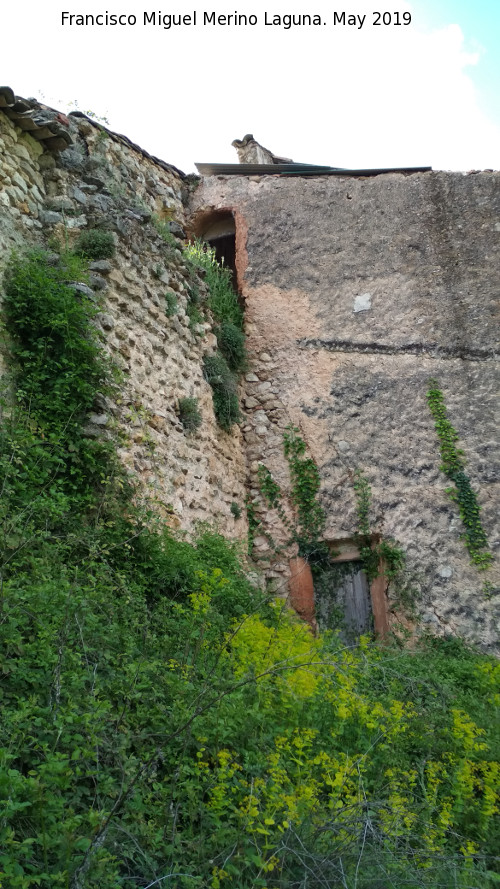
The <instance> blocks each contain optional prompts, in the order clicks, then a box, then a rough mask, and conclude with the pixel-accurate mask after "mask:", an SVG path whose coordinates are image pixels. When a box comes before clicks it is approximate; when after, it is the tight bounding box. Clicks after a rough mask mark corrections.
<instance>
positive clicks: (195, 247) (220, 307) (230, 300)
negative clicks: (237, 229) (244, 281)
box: [185, 241, 243, 330]
mask: <svg viewBox="0 0 500 889" xmlns="http://www.w3.org/2000/svg"><path fill="white" fill-rule="evenodd" d="M185 256H186V258H187V260H188V263H190V264H191V266H192V267H193V268H195V269H196V268H201V269H203V271H204V272H205V276H204V277H205V283H206V284H207V287H208V292H209V297H208V307H209V309H210V311H211V312H212V315H213V317H214V320H215V321H216V322H217V323H218V324H222V322H223V321H231V322H232V323H233V324H234V325H235V327H238V328H239V329H240V330H242V329H243V310H242V308H241V306H240V304H239V301H238V295H237V294H236V293H235V291H234V288H233V276H232V274H231V270H230V269H228V268H225V267H224V266H223V265H220V263H219V262H218V261H217V259H216V256H215V250H213V249H212V248H211V247H209V246H208V244H206V243H204V242H203V241H194V242H193V243H191V244H189V245H188V246H187V247H186V249H185Z"/></svg>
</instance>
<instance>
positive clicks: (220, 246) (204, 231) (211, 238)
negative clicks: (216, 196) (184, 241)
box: [199, 210, 237, 290]
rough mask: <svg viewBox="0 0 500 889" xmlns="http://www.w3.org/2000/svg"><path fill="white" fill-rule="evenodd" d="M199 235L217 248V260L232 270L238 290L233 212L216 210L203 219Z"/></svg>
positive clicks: (235, 286)
mask: <svg viewBox="0 0 500 889" xmlns="http://www.w3.org/2000/svg"><path fill="white" fill-rule="evenodd" d="M199 236H200V237H201V239H202V240H203V241H206V242H207V244H209V245H210V247H212V249H213V250H215V257H216V259H217V261H218V262H220V263H222V264H223V265H224V266H225V268H227V269H229V270H230V272H231V275H232V282H233V287H234V289H235V290H237V280H236V225H235V222H234V216H233V214H232V213H230V212H228V211H227V210H224V211H214V213H213V214H211V215H210V216H209V217H206V218H205V219H204V220H203V227H202V228H201V230H200V232H199Z"/></svg>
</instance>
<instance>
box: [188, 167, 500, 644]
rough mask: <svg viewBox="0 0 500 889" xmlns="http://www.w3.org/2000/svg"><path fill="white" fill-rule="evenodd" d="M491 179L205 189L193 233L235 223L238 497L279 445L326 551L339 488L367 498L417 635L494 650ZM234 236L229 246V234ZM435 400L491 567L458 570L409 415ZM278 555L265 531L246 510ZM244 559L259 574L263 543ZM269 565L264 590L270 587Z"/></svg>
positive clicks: (226, 181)
mask: <svg viewBox="0 0 500 889" xmlns="http://www.w3.org/2000/svg"><path fill="white" fill-rule="evenodd" d="M499 186H500V175H499V174H498V173H490V172H484V173H479V174H474V175H463V174H460V173H435V172H429V173H423V174H414V175H411V176H405V175H401V174H395V173H390V174H385V175H382V176H376V177H371V178H366V179H354V178H337V177H317V178H299V177H288V178H286V177H277V176H262V177H250V178H248V177H243V176H241V177H240V176H234V177H232V176H228V177H210V178H206V179H204V180H203V182H202V184H201V185H200V187H199V188H198V189H197V190H196V192H195V193H194V195H193V197H192V199H191V211H192V218H193V220H194V224H196V219H197V218H199V217H200V215H202V214H203V213H205V214H206V213H208V211H209V210H210V209H212V210H215V209H219V210H220V209H222V208H226V209H229V210H232V211H233V212H234V213H235V217H236V223H237V248H238V241H239V256H238V257H237V262H238V264H239V268H240V286H241V289H242V294H243V296H244V299H245V306H246V318H247V333H248V345H249V349H250V355H251V366H250V369H249V373H248V374H247V379H246V395H245V404H246V411H247V422H246V425H245V426H244V436H245V448H246V455H247V460H248V471H249V486H250V489H251V490H252V491H253V493H254V494H255V495H257V494H258V485H257V470H258V465H259V462H263V463H265V465H266V466H268V468H269V469H271V471H272V472H273V474H274V475H275V477H276V478H277V479H278V480H279V481H280V482H281V483H282V485H284V486H286V485H287V479H288V476H287V468H286V465H285V462H284V458H283V454H282V436H283V430H284V428H286V426H287V425H288V424H289V423H290V422H291V423H294V424H295V425H297V426H298V427H299V428H300V429H301V431H302V434H303V436H304V438H305V440H306V442H307V444H308V447H309V450H310V452H311V454H312V455H313V456H314V458H315V459H316V461H317V463H318V466H319V468H320V473H321V479H322V495H321V496H322V503H323V505H324V507H325V509H326V512H327V523H328V526H327V536H328V538H329V539H331V540H338V539H343V538H348V537H350V536H352V534H353V533H354V531H355V526H356V518H355V503H354V496H353V487H352V474H353V471H354V470H355V469H357V468H360V469H362V470H363V472H364V473H365V474H366V476H367V478H368V479H369V481H370V483H371V486H372V491H373V511H372V512H373V514H372V523H373V530H374V531H377V532H380V533H381V534H383V535H384V536H391V537H393V538H395V539H396V540H398V541H399V542H400V543H401V545H402V546H403V547H404V549H405V551H406V553H407V556H408V566H409V569H410V572H411V573H412V574H413V577H414V582H415V585H416V587H418V594H419V601H418V607H419V610H420V615H421V620H422V624H423V626H424V627H425V626H427V627H429V629H431V630H432V631H433V632H437V633H447V632H453V633H459V634H461V635H463V636H465V637H467V638H469V639H471V640H474V641H477V642H480V643H481V644H483V645H486V646H488V647H490V646H491V647H494V646H495V644H496V642H497V640H498V618H499V607H498V603H499V596H498V593H497V594H496V595H492V596H490V597H489V596H488V595H487V594H486V593H485V590H484V581H485V579H487V580H488V584H489V586H488V587H487V591H491V588H493V589H495V588H496V589H497V590H498V583H499V574H498V547H499V542H500V530H499V526H498V502H499V497H498V495H499V485H498V481H499V472H498V466H499V463H498V447H497V442H498V419H499V417H498V402H497V395H498V389H499V385H498V383H499V381H498V371H497V367H498V365H497V364H496V361H495V354H496V348H497V343H498V329H499V324H498V321H499V319H498V305H499V302H498V289H499V280H500V187H499ZM238 225H239V232H238ZM430 378H436V379H437V380H438V383H439V385H440V387H441V389H442V391H443V393H444V396H445V401H446V405H447V408H448V416H449V419H450V421H451V422H452V423H453V425H454V426H455V428H456V429H457V430H458V433H459V436H460V445H461V446H462V447H463V449H464V451H465V455H466V459H467V472H468V474H469V476H470V478H471V481H472V485H473V487H474V489H475V490H476V491H477V492H478V499H479V502H480V504H481V507H482V518H483V524H484V526H485V528H486V530H487V533H488V538H489V543H490V549H491V550H492V552H494V553H496V554H497V556H496V559H495V564H494V566H493V567H492V568H491V569H490V570H489V571H488V572H487V573H486V574H483V573H481V572H478V571H477V569H476V568H475V567H473V566H471V565H470V563H469V558H468V554H467V551H466V549H465V546H464V543H463V541H462V540H461V537H460V535H461V533H462V530H463V528H462V523H461V520H460V518H459V515H458V510H457V507H456V505H455V504H453V503H452V502H451V501H450V499H449V497H448V495H447V494H446V491H445V489H446V488H447V487H448V485H449V481H448V479H447V478H446V477H445V476H444V474H443V473H442V472H441V471H440V468H439V467H440V462H441V461H440V454H439V443H438V439H437V436H436V433H435V430H434V421H433V419H432V417H431V414H430V412H429V409H428V406H427V402H426V391H427V388H428V384H429V379H430ZM260 515H261V518H262V521H263V526H262V527H263V530H264V531H267V532H270V533H272V534H273V536H274V537H275V538H276V537H278V538H279V534H280V531H279V522H278V520H277V516H276V515H275V514H273V513H269V512H268V511H266V510H265V509H262V510H261V513H260ZM256 548H257V551H259V550H260V554H261V555H264V556H265V555H268V556H271V553H270V552H269V542H268V540H267V539H266V536H265V534H262V535H260V536H259V537H257V540H256ZM285 571H286V564H285V563H281V564H280V563H279V560H278V562H276V560H275V561H274V565H273V568H272V570H271V571H270V573H271V574H272V573H273V572H274V573H275V574H276V576H283V575H284V573H285Z"/></svg>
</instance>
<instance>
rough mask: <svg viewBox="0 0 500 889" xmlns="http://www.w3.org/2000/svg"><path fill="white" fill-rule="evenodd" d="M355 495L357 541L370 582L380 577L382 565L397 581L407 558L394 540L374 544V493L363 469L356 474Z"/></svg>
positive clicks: (385, 572)
mask: <svg viewBox="0 0 500 889" xmlns="http://www.w3.org/2000/svg"><path fill="white" fill-rule="evenodd" d="M354 493H355V497H356V513H357V517H358V520H357V535H356V536H357V539H358V546H359V553H360V556H361V561H362V563H363V570H364V571H365V574H366V576H367V577H368V580H370V581H372V580H374V579H375V578H376V577H378V576H379V575H380V565H381V563H382V564H383V566H384V576H385V577H386V578H387V579H388V580H389V581H391V580H396V578H398V577H399V575H400V574H401V572H402V571H403V569H404V567H405V564H406V557H405V553H404V551H403V550H402V549H401V547H399V546H397V544H396V543H394V542H393V541H392V540H380V541H378V542H373V537H372V531H371V527H370V510H371V503H372V491H371V486H370V482H369V481H368V479H367V478H366V476H365V475H363V472H362V471H361V469H357V470H356V472H355V473H354Z"/></svg>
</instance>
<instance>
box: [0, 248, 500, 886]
mask: <svg viewBox="0 0 500 889" xmlns="http://www.w3.org/2000/svg"><path fill="white" fill-rule="evenodd" d="M59 275H63V276H64V271H63V270H62V269H59V270H58V269H56V268H52V269H51V268H50V267H49V266H48V265H47V263H46V260H44V259H42V258H39V259H38V261H35V258H34V257H33V256H31V258H30V259H29V260H27V261H26V262H22V263H19V262H18V263H16V264H14V265H12V266H11V269H10V271H9V275H8V276H7V291H8V292H7V293H6V303H7V305H8V310H7V312H8V320H7V326H8V330H9V333H10V340H11V352H10V355H11V357H12V358H15V361H16V365H15V374H14V378H13V385H14V388H15V396H16V403H15V404H14V405H13V404H8V403H4V404H1V405H0V408H1V411H0V473H1V476H2V497H1V498H0V519H1V522H0V529H1V533H0V569H1V586H0V605H1V619H0V673H1V675H2V684H1V708H2V718H1V719H0V811H1V818H0V849H1V852H0V882H1V884H2V886H5V889H31V887H33V886H37V887H39V889H55V887H64V889H129V887H133V886H136V887H139V886H143V887H145V886H153V885H155V884H162V882H163V883H165V881H167V882H168V881H169V880H170V878H171V877H172V878H173V879H174V880H175V885H176V887H177V889H225V886H227V887H229V886H234V887H237V889H298V887H302V886H304V887H305V886H306V884H307V887H308V889H325V887H332V889H333V887H337V886H338V887H341V886H342V887H353V889H354V887H357V889H376V887H377V889H378V887H384V889H385V887H389V886H390V887H403V886H405V887H408V889H417V887H418V889H438V887H454V889H473V887H481V889H494V887H495V886H498V849H499V848H500V837H499V827H498V819H495V815H497V813H498V806H499V799H498V787H499V775H500V767H499V763H498V759H499V753H500V737H499V724H498V719H497V718H496V717H497V711H498V693H499V685H500V682H499V680H500V666H499V664H498V662H497V661H496V660H495V659H493V658H489V657H486V656H485V655H482V654H480V653H478V652H475V651H473V650H471V649H469V648H467V647H466V646H465V645H464V644H463V643H460V642H458V641H457V640H450V639H434V638H430V639H426V638H424V639H422V640H421V642H420V644H419V645H417V646H416V647H415V648H413V649H412V650H410V651H405V650H403V649H401V648H400V647H399V646H394V647H392V646H391V645H390V643H389V642H388V643H387V644H385V645H383V646H378V645H374V644H373V643H371V642H370V640H369V639H367V638H363V639H361V641H360V644H359V646H358V647H357V648H350V649H349V648H347V647H346V646H345V645H344V644H343V643H341V641H340V640H339V638H338V637H337V636H336V635H335V634H334V633H330V634H328V633H327V634H325V635H324V636H322V637H313V636H312V634H311V633H310V630H309V628H308V627H307V626H306V625H304V624H303V623H302V622H301V621H299V620H298V619H296V618H294V617H292V616H290V614H289V613H288V612H287V610H286V608H285V607H284V603H281V604H278V603H276V604H274V603H270V602H268V601H266V599H265V598H264V597H263V595H262V594H260V593H259V592H257V591H256V590H255V589H254V588H253V587H252V586H251V584H250V582H249V580H248V579H247V577H246V574H245V563H244V561H243V560H242V559H241V554H240V551H239V549H238V546H237V545H236V544H232V543H229V542H227V541H226V540H224V538H222V537H221V536H220V535H219V534H217V533H215V532H214V531H213V530H210V529H208V528H203V529H200V533H199V534H198V536H197V537H196V538H195V539H193V540H192V541H191V542H188V540H186V539H183V538H180V539H177V538H176V537H175V536H173V534H172V533H171V532H170V531H169V530H168V528H165V525H164V522H163V520H161V521H160V520H157V521H156V522H155V519H154V517H153V516H152V515H150V514H146V515H144V514H143V513H142V512H141V511H140V509H139V507H138V506H137V503H136V498H135V497H134V492H133V491H132V490H131V489H130V487H128V488H127V486H126V481H125V475H124V473H123V472H122V474H121V475H120V474H119V471H118V470H116V480H117V483H116V484H115V485H114V486H113V485H110V484H109V479H108V476H109V473H110V467H112V462H111V456H110V457H109V460H108V461H107V462H106V460H104V459H102V460H100V461H97V462H98V465H99V472H100V473H101V485H100V494H99V496H98V497H97V495H96V497H95V498H94V499H93V500H92V501H90V500H88V499H86V497H85V495H86V492H87V491H88V489H89V486H90V485H91V481H92V479H94V478H95V466H94V465H93V464H91V463H90V462H89V461H85V460H83V459H82V458H81V454H80V452H79V451H78V447H79V442H80V440H81V438H82V435H83V431H82V430H83V425H82V424H83V423H84V421H85V416H86V411H87V409H88V405H89V404H90V401H89V395H88V392H87V390H86V389H85V388H83V389H82V390H81V391H82V401H81V404H80V405H78V398H77V392H78V388H79V386H80V385H81V383H82V379H81V378H80V376H79V374H80V372H81V374H82V375H83V377H84V378H86V377H87V376H90V377H92V374H93V373H94V370H95V365H94V363H93V361H90V359H89V354H88V353H87V351H86V349H84V350H83V352H81V353H80V352H78V355H77V358H79V357H81V358H82V364H81V365H80V364H79V363H78V360H76V363H75V364H71V361H70V356H69V355H67V354H66V353H65V351H64V349H62V347H61V344H60V342H59V341H60V336H59V334H60V329H59V326H58V325H57V324H55V323H54V330H53V333H52V335H51V329H50V318H53V320H54V322H55V321H56V319H57V318H58V317H59V314H60V312H61V307H62V306H64V307H66V308H67V310H68V319H67V320H68V326H67V330H66V329H65V328H63V329H64V331H65V333H67V335H68V337H69V339H70V341H72V342H73V343H74V346H75V348H76V349H78V343H77V342H76V339H75V338H76V332H77V331H78V336H79V337H80V338H81V339H82V341H84V342H85V343H86V344H87V345H88V343H89V342H91V341H92V325H91V323H90V321H91V313H92V306H90V305H89V307H88V308H89V314H86V313H85V312H81V311H80V312H76V313H75V314H73V311H72V308H73V303H72V302H71V301H70V300H69V297H68V293H67V292H66V289H65V288H62V287H61V280H60V277H59ZM72 299H73V302H74V303H76V304H77V305H79V306H80V309H82V307H85V302H84V300H80V297H77V296H75V294H74V293H72ZM44 302H46V303H47V304H48V307H45V308H44V306H43V305H42V303H44ZM22 307H24V309H22ZM31 309H32V310H33V315H32V318H26V319H25V318H24V317H23V310H24V311H27V312H28V314H29V311H30V310H31ZM37 324H39V325H40V336H41V340H42V347H41V353H42V357H43V355H47V356H48V365H47V366H48V367H49V368H50V373H49V374H48V375H47V381H48V383H49V382H50V386H51V393H52V398H53V400H54V402H55V403H56V408H54V409H53V410H52V412H51V411H50V402H47V403H45V402H44V401H43V398H44V393H43V391H42V384H41V376H42V375H43V373H44V372H45V371H44V368H45V364H44V361H43V360H42V358H41V357H40V355H39V354H38V352H37V346H36V325H37ZM23 343H24V345H25V346H26V350H25V349H24V346H23ZM58 349H59V350H60V351H59V352H58V351H57V350H58ZM25 351H26V354H24V352H25ZM56 355H59V358H60V360H56V357H55V356H56ZM99 361H100V358H99V354H96V355H95V362H97V364H98V363H99ZM93 367H94V370H93V369H92V368H93ZM205 372H206V373H207V374H211V375H212V377H213V378H214V377H215V376H218V377H221V378H222V377H224V375H227V374H229V378H230V379H231V380H232V381H233V384H234V377H232V375H231V373H230V371H229V368H228V367H227V364H226V362H225V361H224V359H223V358H222V356H213V357H212V359H211V360H209V359H206V371H205ZM75 380H76V382H75ZM31 392H32V393H33V396H32V397H31V395H30V393H31ZM66 392H68V393H70V401H71V405H72V409H69V410H70V411H71V410H73V411H74V414H75V418H74V420H72V413H71V412H70V413H68V414H67V415H66V420H65V421H64V420H63V416H64V415H63V406H62V404H61V403H59V401H58V399H59V398H60V397H61V393H66ZM33 410H36V412H37V414H36V417H35V415H34V413H33ZM69 422H71V423H72V425H71V429H70V433H69V434H66V424H67V423H69ZM42 424H43V425H42ZM292 433H294V430H292V431H291V433H290V434H289V436H288V439H287V450H288V454H289V458H293V459H294V460H299V461H300V460H303V448H302V444H301V442H300V441H299V440H298V439H297V437H296V435H295V434H292ZM75 444H76V446H77V454H80V456H79V457H78V459H76V458H75V457H74V452H73V451H72V450H71V448H72V447H74V446H75ZM71 455H73V456H71ZM77 467H78V472H77V471H76V470H77ZM306 469H307V466H306ZM89 473H90V475H89ZM62 480H64V482H65V487H62V486H61V484H60V483H61V481H62ZM304 480H305V491H306V494H307V497H308V498H309V495H312V494H313V493H314V491H315V484H316V483H315V478H314V473H312V472H310V471H309V470H308V471H307V472H306V473H305V476H304ZM268 496H269V497H270V498H272V499H273V498H275V497H276V496H277V494H276V487H273V486H272V485H270V484H268ZM96 505H97V508H96ZM306 505H307V504H306ZM251 507H252V503H251V502H250V501H249V503H248V509H249V519H250V521H251V524H252V528H253V530H254V531H255V529H256V527H257V524H256V522H257V519H256V518H255V516H254V519H253V520H252V519H251V514H252V513H251ZM299 508H301V506H300V503H297V509H299ZM313 518H314V513H313ZM56 519H57V520H56ZM170 882H172V880H170Z"/></svg>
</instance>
